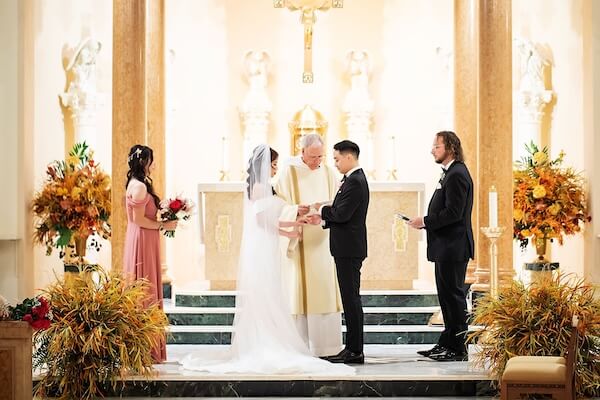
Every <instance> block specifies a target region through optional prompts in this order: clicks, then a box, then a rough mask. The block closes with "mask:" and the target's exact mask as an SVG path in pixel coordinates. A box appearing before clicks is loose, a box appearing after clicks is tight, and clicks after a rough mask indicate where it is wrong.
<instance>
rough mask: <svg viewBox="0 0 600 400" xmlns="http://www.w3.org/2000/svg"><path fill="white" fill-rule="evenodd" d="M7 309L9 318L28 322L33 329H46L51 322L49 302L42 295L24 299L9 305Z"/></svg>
mask: <svg viewBox="0 0 600 400" xmlns="http://www.w3.org/2000/svg"><path fill="white" fill-rule="evenodd" d="M8 310H9V314H10V319H12V320H14V321H26V322H29V325H31V327H32V328H33V329H35V330H43V329H48V328H49V327H50V323H51V322H52V311H51V310H50V304H49V303H48V300H46V298H45V297H43V296H37V297H35V298H33V299H25V300H23V302H22V303H20V304H17V305H16V306H14V307H12V306H9V307H8Z"/></svg>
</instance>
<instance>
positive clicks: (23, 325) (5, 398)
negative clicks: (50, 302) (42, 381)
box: [0, 321, 33, 400]
mask: <svg viewBox="0 0 600 400" xmlns="http://www.w3.org/2000/svg"><path fill="white" fill-rule="evenodd" d="M32 333H33V330H32V329H31V327H30V326H29V324H28V323H27V322H20V321H18V322H17V321H0V399H2V400H26V399H27V400H31V397H32V390H33V387H32V374H31V355H32V354H31V353H32V346H31V335H32Z"/></svg>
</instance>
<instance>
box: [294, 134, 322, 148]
mask: <svg viewBox="0 0 600 400" xmlns="http://www.w3.org/2000/svg"><path fill="white" fill-rule="evenodd" d="M315 144H320V145H321V146H323V145H324V144H325V143H323V138H322V137H321V135H319V134H318V133H309V134H308V135H304V136H302V137H301V138H300V147H301V148H303V149H306V148H308V147H310V146H313V145H315Z"/></svg>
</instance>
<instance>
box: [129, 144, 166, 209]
mask: <svg viewBox="0 0 600 400" xmlns="http://www.w3.org/2000/svg"><path fill="white" fill-rule="evenodd" d="M153 161H154V152H153V151H152V149H151V148H150V147H148V146H144V145H142V144H136V145H133V147H132V148H131V149H130V150H129V156H128V157H127V164H128V165H129V171H127V183H126V184H125V189H127V186H128V185H129V182H130V181H131V180H132V179H137V180H138V181H140V182H142V183H143V184H144V185H146V190H147V191H148V193H150V196H152V198H153V199H154V204H156V207H158V208H160V199H159V198H158V196H157V195H156V193H155V192H154V187H153V186H152V178H150V177H149V176H147V175H146V167H149V166H150V165H151V164H152V162H153Z"/></svg>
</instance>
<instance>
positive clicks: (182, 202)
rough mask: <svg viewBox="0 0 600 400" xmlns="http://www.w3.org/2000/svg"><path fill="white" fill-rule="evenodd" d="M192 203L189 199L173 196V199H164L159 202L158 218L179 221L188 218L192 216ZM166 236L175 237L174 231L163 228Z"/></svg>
mask: <svg viewBox="0 0 600 400" xmlns="http://www.w3.org/2000/svg"><path fill="white" fill-rule="evenodd" d="M193 210H194V203H193V202H192V201H191V200H190V199H184V198H180V197H175V198H173V199H164V200H163V201H161V202H160V210H159V211H158V219H159V220H160V221H179V220H184V221H186V220H188V219H189V218H190V217H191V216H192V211H193ZM163 233H164V235H165V236H166V237H175V231H169V230H165V231H164V232H163Z"/></svg>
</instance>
